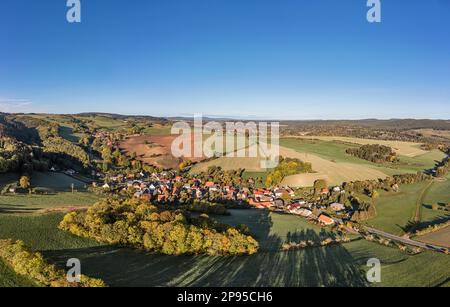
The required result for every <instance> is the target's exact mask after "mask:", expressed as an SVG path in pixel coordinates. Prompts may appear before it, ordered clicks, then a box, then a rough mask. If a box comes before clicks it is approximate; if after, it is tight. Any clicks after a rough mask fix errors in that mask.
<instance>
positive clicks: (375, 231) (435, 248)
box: [364, 227, 445, 253]
mask: <svg viewBox="0 0 450 307" xmlns="http://www.w3.org/2000/svg"><path fill="white" fill-rule="evenodd" d="M364 229H365V230H366V231H367V232H369V233H372V234H376V235H379V236H382V237H385V238H388V239H391V240H393V241H397V242H400V243H403V244H407V245H411V246H416V247H420V248H423V249H427V250H431V251H435V252H440V253H443V252H444V249H445V248H444V247H442V246H437V245H433V244H427V243H423V242H419V241H414V240H411V239H408V238H404V237H399V236H396V235H393V234H390V233H388V232H384V231H382V230H378V229H375V228H371V227H364Z"/></svg>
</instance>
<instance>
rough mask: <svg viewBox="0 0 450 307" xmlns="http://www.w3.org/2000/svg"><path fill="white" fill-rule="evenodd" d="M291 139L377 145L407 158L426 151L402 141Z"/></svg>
mask: <svg viewBox="0 0 450 307" xmlns="http://www.w3.org/2000/svg"><path fill="white" fill-rule="evenodd" d="M291 138H299V139H307V140H314V139H316V140H322V141H341V142H347V143H353V144H359V145H368V144H379V145H385V146H389V147H392V148H393V149H394V150H395V151H396V152H397V153H398V154H399V155H402V156H407V157H411V158H413V157H417V156H421V155H423V154H426V153H427V151H425V150H423V149H421V148H420V145H422V144H421V143H413V142H404V141H386V140H375V139H360V138H354V137H341V136H294V137H291Z"/></svg>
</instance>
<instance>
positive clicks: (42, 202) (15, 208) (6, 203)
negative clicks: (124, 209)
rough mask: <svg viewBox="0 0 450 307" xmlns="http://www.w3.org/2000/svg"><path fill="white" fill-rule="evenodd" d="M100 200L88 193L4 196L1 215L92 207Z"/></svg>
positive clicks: (1, 197)
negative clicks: (62, 208)
mask: <svg viewBox="0 0 450 307" xmlns="http://www.w3.org/2000/svg"><path fill="white" fill-rule="evenodd" d="M97 200H98V197H97V196H96V195H95V194H92V193H87V192H76V193H73V194H72V193H70V192H59V193H57V194H54V195H35V194H32V195H28V194H23V195H2V196H0V213H33V212H36V211H42V210H46V209H51V208H61V207H76V206H88V205H92V204H93V203H95V202H96V201H97Z"/></svg>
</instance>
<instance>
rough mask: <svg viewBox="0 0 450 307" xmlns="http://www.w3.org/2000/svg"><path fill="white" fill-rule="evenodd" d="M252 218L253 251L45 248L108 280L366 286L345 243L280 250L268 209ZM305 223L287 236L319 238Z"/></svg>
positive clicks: (251, 214) (125, 283)
mask: <svg viewBox="0 0 450 307" xmlns="http://www.w3.org/2000/svg"><path fill="white" fill-rule="evenodd" d="M248 222H249V223H248V224H249V227H250V229H251V230H252V231H253V233H254V234H255V236H256V238H257V240H258V241H259V242H260V251H259V252H258V253H257V254H255V255H251V256H236V257H208V256H167V255H160V254H154V253H146V252H144V251H139V250H131V249H121V248H115V247H95V248H88V249H77V250H63V251H46V252H44V255H45V257H47V258H49V259H50V260H51V261H54V262H55V263H57V264H59V265H60V266H64V265H65V262H66V261H67V259H69V258H79V259H80V260H81V263H82V273H83V274H87V275H90V276H94V277H99V278H102V279H104V280H105V281H106V283H107V284H109V285H110V286H218V287H225V286H237V287H245V286H258V287H265V286H358V287H363V286H367V283H366V281H365V279H364V275H363V273H362V272H361V271H360V269H359V266H358V264H357V261H355V260H354V259H353V257H352V255H351V254H350V253H349V252H348V251H347V250H346V249H345V248H344V247H343V246H341V245H335V246H330V247H320V248H310V249H304V250H293V251H289V252H284V251H281V250H280V248H281V245H282V244H283V243H284V242H283V240H282V238H280V237H279V236H277V235H274V234H271V232H270V229H271V227H272V219H271V216H270V215H269V213H268V212H266V211H249V217H248ZM326 234H327V233H326V232H321V233H320V234H317V233H316V232H315V231H313V230H310V229H306V230H302V231H298V232H295V233H290V234H288V236H287V238H288V240H296V241H297V240H314V241H319V240H321V238H324V237H325V236H326Z"/></svg>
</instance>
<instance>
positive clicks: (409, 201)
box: [365, 182, 430, 235]
mask: <svg viewBox="0 0 450 307" xmlns="http://www.w3.org/2000/svg"><path fill="white" fill-rule="evenodd" d="M429 183H430V182H420V183H416V184H410V185H402V186H400V191H399V192H386V191H380V192H379V193H380V197H379V199H378V200H377V201H376V204H375V207H376V211H377V216H376V217H375V218H373V219H370V220H368V221H367V224H368V225H370V226H373V227H375V228H378V229H380V230H384V231H386V232H389V233H392V234H396V235H403V234H405V227H406V226H407V225H408V223H409V222H411V221H413V220H414V217H415V213H416V209H417V206H418V205H419V206H421V205H422V204H421V203H419V204H418V200H420V197H421V194H422V192H423V191H424V190H425V188H426V187H427V186H428V185H429ZM365 200H366V201H369V199H368V198H367V199H365Z"/></svg>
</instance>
